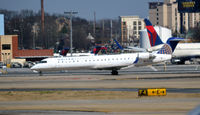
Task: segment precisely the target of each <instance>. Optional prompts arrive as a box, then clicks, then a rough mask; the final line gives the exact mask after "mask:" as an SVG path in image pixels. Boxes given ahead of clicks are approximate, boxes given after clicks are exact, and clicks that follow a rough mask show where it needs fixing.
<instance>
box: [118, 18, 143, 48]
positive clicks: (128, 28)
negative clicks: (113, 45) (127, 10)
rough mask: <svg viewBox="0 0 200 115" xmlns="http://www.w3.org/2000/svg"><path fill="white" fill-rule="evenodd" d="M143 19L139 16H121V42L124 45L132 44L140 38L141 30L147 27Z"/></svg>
mask: <svg viewBox="0 0 200 115" xmlns="http://www.w3.org/2000/svg"><path fill="white" fill-rule="evenodd" d="M143 20H144V19H142V18H140V17H139V16H120V23H121V43H122V44H123V45H130V43H133V42H134V41H137V40H139V38H140V34H139V31H140V30H142V29H144V28H145V25H144V21H143Z"/></svg>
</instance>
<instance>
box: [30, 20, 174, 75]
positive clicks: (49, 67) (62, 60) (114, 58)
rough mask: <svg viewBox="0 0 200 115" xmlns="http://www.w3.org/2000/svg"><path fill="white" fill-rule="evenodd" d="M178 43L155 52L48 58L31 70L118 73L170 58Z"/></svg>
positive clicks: (151, 31)
mask: <svg viewBox="0 0 200 115" xmlns="http://www.w3.org/2000/svg"><path fill="white" fill-rule="evenodd" d="M147 26H148V27H150V26H152V25H150V24H149V23H147ZM152 27H153V26H152ZM152 29H154V28H148V30H149V34H150V35H149V36H150V38H151V39H152V41H157V40H154V39H155V38H156V39H160V38H159V36H158V35H157V33H156V32H155V31H153V30H152ZM155 36H158V37H155ZM159 41H160V40H159ZM153 43H154V42H153ZM156 44H157V45H159V44H160V43H157V42H156ZM177 44H178V40H174V41H171V42H169V43H168V44H164V45H163V46H162V48H160V49H159V50H158V51H154V52H138V53H122V54H114V55H96V56H78V57H54V58H46V59H43V60H42V61H41V62H40V63H38V64H36V65H34V66H33V67H32V68H31V70H34V71H38V72H39V73H42V72H43V71H61V70H75V69H93V70H111V71H112V72H111V73H112V75H118V70H120V69H127V68H130V67H134V66H147V65H151V64H155V63H160V62H164V61H167V60H170V59H171V57H172V55H171V54H172V52H173V51H174V50H173V49H174V48H175V47H176V45H177Z"/></svg>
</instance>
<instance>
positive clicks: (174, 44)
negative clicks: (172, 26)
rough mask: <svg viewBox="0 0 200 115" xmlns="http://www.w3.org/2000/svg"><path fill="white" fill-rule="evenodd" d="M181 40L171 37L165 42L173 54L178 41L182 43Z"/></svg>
mask: <svg viewBox="0 0 200 115" xmlns="http://www.w3.org/2000/svg"><path fill="white" fill-rule="evenodd" d="M183 40H184V39H183V38H177V37H171V38H169V39H168V40H167V44H169V45H170V46H171V48H172V52H174V50H175V48H176V46H177V44H178V42H179V41H183Z"/></svg>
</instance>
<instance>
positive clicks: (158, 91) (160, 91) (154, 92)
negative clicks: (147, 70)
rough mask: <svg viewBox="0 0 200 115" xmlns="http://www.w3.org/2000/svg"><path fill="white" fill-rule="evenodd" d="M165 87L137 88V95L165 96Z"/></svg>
mask: <svg viewBox="0 0 200 115" xmlns="http://www.w3.org/2000/svg"><path fill="white" fill-rule="evenodd" d="M166 95H167V91H166V88H148V89H139V90H138V96H166Z"/></svg>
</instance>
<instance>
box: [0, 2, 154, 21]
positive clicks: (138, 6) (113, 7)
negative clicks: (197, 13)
mask: <svg viewBox="0 0 200 115" xmlns="http://www.w3.org/2000/svg"><path fill="white" fill-rule="evenodd" d="M149 1H158V0H44V8H45V12H48V13H60V14H62V13H63V12H64V11H71V10H73V11H77V12H79V13H78V15H77V16H79V17H81V18H86V19H93V14H94V11H95V12H96V18H97V19H102V18H112V19H113V18H115V19H116V18H118V16H125V15H139V16H140V17H142V18H144V17H147V16H148V2H149ZM40 7H41V6H40V0H0V9H7V10H15V11H20V10H21V9H32V10H34V11H36V12H37V11H39V10H40Z"/></svg>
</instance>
